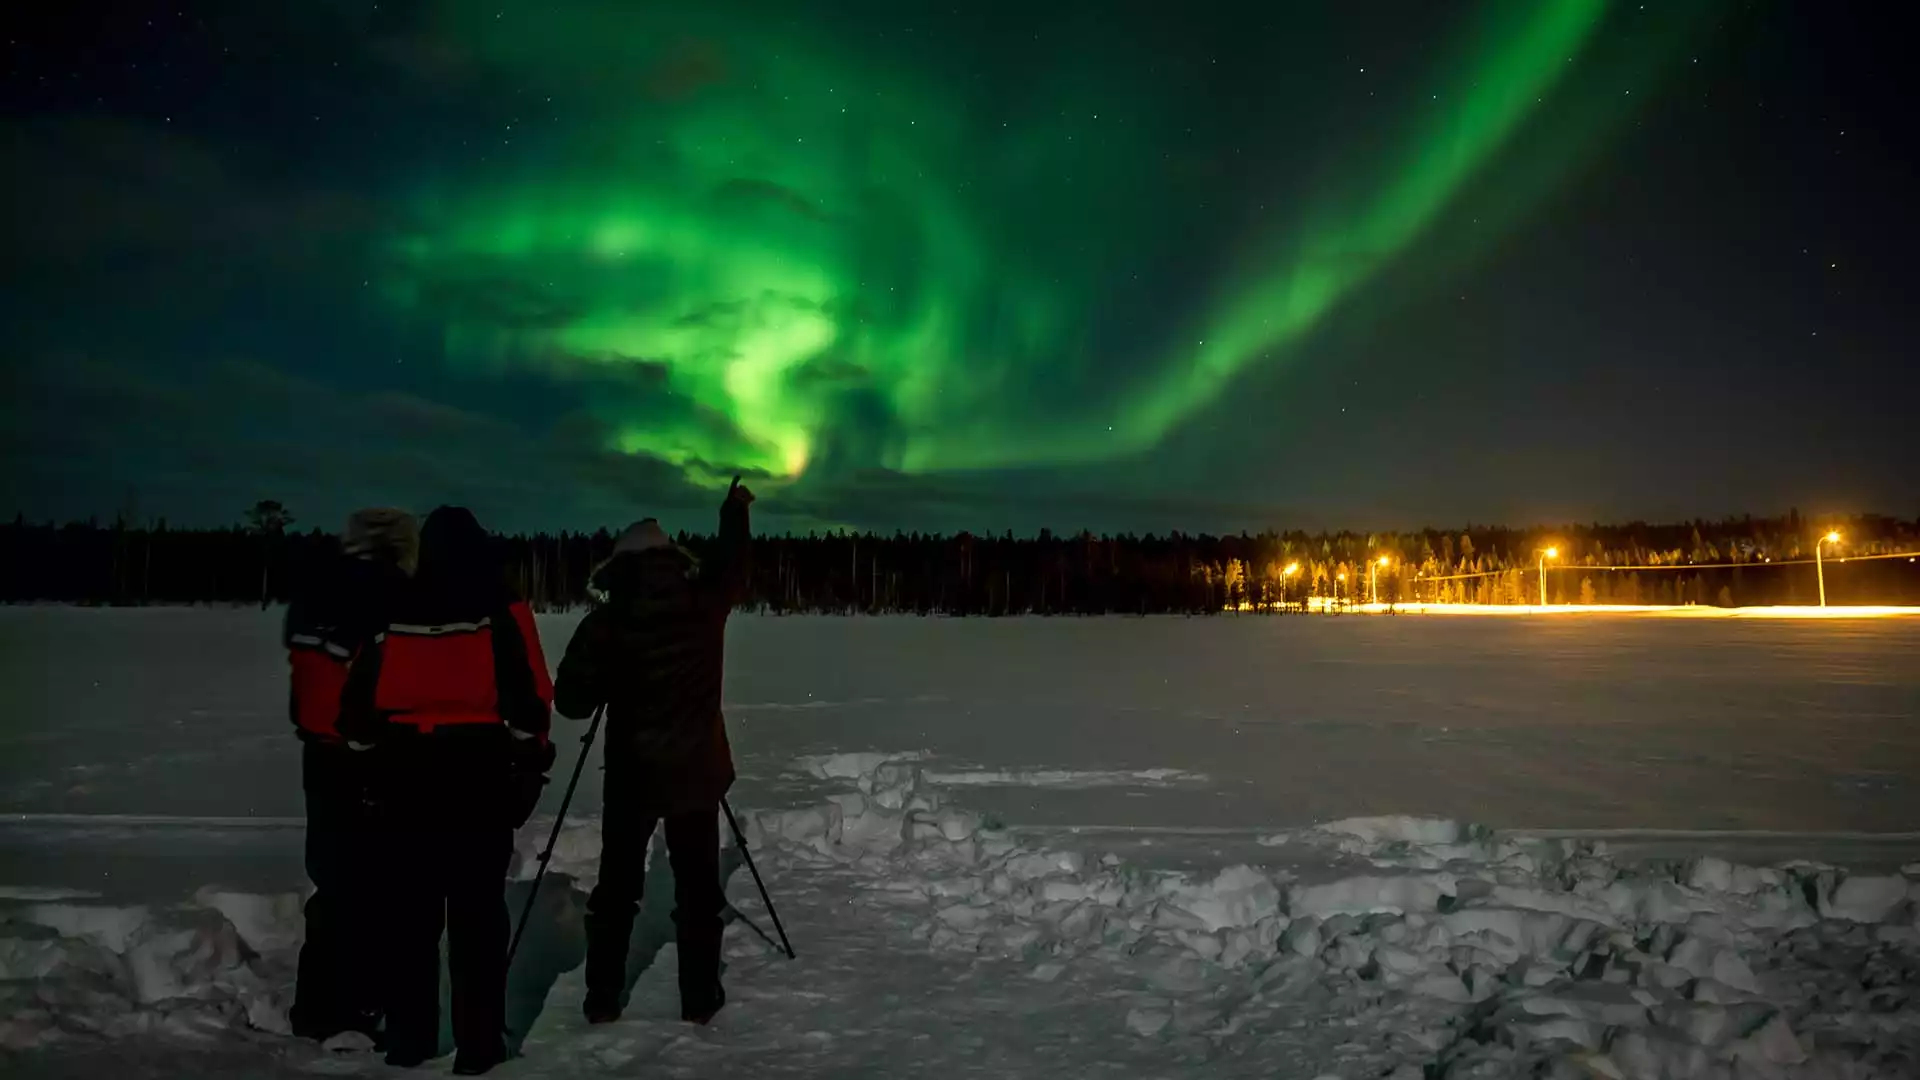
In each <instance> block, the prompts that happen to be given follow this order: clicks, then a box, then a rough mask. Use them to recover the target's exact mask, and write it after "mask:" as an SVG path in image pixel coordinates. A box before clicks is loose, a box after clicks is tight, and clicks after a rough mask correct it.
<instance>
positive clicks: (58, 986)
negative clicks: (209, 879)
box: [0, 887, 303, 1050]
mask: <svg viewBox="0 0 1920 1080" xmlns="http://www.w3.org/2000/svg"><path fill="white" fill-rule="evenodd" d="M302 929H303V926H302V920H301V917H300V905H299V897H298V896H296V895H294V894H291V893H289V894H284V895H278V896H259V895H254V894H249V893H238V892H230V891H226V890H222V889H216V888H211V887H209V888H207V889H202V890H201V891H200V893H199V894H198V895H197V896H196V897H195V898H194V900H193V901H192V902H190V903H187V904H183V905H180V906H178V907H174V908H169V909H164V910H161V911H154V910H151V909H149V908H147V907H109V906H104V905H90V904H51V903H49V904H36V905H32V906H29V907H25V908H21V909H18V910H15V911H10V912H8V913H7V915H6V918H5V921H4V922H0V1047H5V1048H7V1049H14V1050H19V1049H26V1048H30V1047H34V1046H39V1045H42V1044H45V1043H49V1042H53V1041H57V1040H60V1039H63V1038H73V1037H85V1036H93V1037H106V1038H119V1037H125V1036H131V1035H170V1036H175V1037H189V1038H208V1037H212V1036H214V1035H216V1034H218V1033H221V1032H226V1031H230V1030H233V1029H246V1028H251V1029H254V1030H259V1031H267V1032H273V1033H277V1034H286V1033H287V1032H288V1030H289V1028H288V1024H287V1015H286V1010H287V1005H288V1004H289V1003H290V1000H291V996H292V985H293V974H294V966H295V963H296V961H297V958H298V950H299V944H300V939H301V936H302Z"/></svg>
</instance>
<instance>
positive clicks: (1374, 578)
mask: <svg viewBox="0 0 1920 1080" xmlns="http://www.w3.org/2000/svg"><path fill="white" fill-rule="evenodd" d="M1387 561H1388V560H1387V557H1386V556H1385V555H1382V556H1380V557H1379V558H1378V559H1375V560H1374V561H1373V562H1370V563H1368V564H1367V595H1368V596H1370V597H1372V599H1370V600H1368V601H1367V602H1368V603H1370V604H1375V605H1377V604H1379V603H1380V576H1379V574H1377V573H1375V571H1377V570H1379V569H1380V568H1381V567H1383V566H1385V565H1387Z"/></svg>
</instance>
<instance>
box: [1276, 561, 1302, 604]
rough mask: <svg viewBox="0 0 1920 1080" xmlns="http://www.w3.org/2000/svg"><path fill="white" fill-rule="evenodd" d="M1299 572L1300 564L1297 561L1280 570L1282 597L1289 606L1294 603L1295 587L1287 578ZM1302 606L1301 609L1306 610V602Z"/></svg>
mask: <svg viewBox="0 0 1920 1080" xmlns="http://www.w3.org/2000/svg"><path fill="white" fill-rule="evenodd" d="M1299 572H1300V564H1299V563H1297V562H1290V563H1288V564H1287V568H1286V569H1285V570H1282V571H1280V597H1281V599H1282V600H1284V601H1285V602H1286V603H1287V605H1288V606H1289V607H1291V606H1292V605H1293V589H1292V588H1291V587H1290V586H1291V585H1292V584H1293V583H1292V582H1290V581H1288V580H1287V579H1288V578H1290V577H1292V576H1293V575H1295V574H1297V573H1299ZM1300 607H1301V610H1305V609H1306V604H1304V603H1302V604H1301V605H1300Z"/></svg>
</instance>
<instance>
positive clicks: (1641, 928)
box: [0, 609, 1920, 1078]
mask: <svg viewBox="0 0 1920 1080" xmlns="http://www.w3.org/2000/svg"><path fill="white" fill-rule="evenodd" d="M569 621H570V620H566V619H552V620H546V621H544V622H543V632H544V634H545V636H546V637H547V639H548V641H549V652H550V653H552V654H554V658H555V659H557V655H558V652H559V650H560V647H561V646H562V644H563V643H564V641H565V637H566V633H567V631H568V629H569V628H570V627H569V626H568V623H569ZM273 630H274V616H273V613H267V614H264V615H263V614H261V613H257V612H234V611H217V612H209V611H198V612H184V611H122V612H113V611H74V610H68V609H13V610H5V611H0V677H3V678H4V680H5V685H6V686H8V688H9V689H10V690H11V691H13V694H12V697H13V699H14V702H15V705H16V710H15V711H14V712H13V713H12V716H11V719H10V720H9V721H7V723H6V726H5V727H4V728H0V745H4V747H5V751H6V752H5V753H4V754H0V810H4V811H5V812H7V815H8V816H7V817H6V818H4V819H0V1045H4V1046H6V1047H9V1048H11V1049H9V1050H6V1051H0V1053H4V1055H5V1056H4V1057H0V1062H4V1064H3V1065H0V1067H3V1068H5V1069H6V1071H7V1073H8V1075H18V1076H36V1077H38V1076H47V1077H55V1076H58V1077H65V1076H74V1077H78V1076H96V1075H101V1074H102V1073H106V1072H108V1071H109V1070H111V1071H112V1072H114V1073H118V1074H121V1075H125V1076H143V1075H151V1076H163V1075H181V1074H188V1073H197V1074H203V1075H204V1074H214V1075H258V1076H293V1075H311V1074H314V1073H321V1074H354V1075H357V1074H362V1073H365V1074H376V1075H377V1074H385V1073H386V1072H387V1070H385V1068H384V1067H383V1066H381V1065H379V1064H378V1063H377V1058H374V1057H373V1056H371V1055H368V1054H365V1053H351V1052H346V1053H337V1054H336V1053H329V1052H325V1051H321V1050H319V1049H316V1048H312V1047H309V1046H306V1045H302V1044H299V1043H296V1042H294V1041H293V1040H290V1039H287V1038H285V1037H284V1036H283V1035H281V1034H279V1033H278V1032H280V1031H281V1030H283V1029H284V1023H285V1021H284V1017H285V1006H286V1003H287V996H288V994H289V993H290V989H291V971H292V958H293V954H294V950H295V949H296V948H297V943H298V940H299V935H300V923H299V916H298V890H299V888H300V887H301V885H302V878H301V872H300V865H299V842H300V829H299V822H298V815H299V812H300V800H299V793H298V773H297V771H296V766H295V756H296V755H295V753H294V750H293V748H292V746H291V743H290V739H289V738H288V736H287V735H286V733H285V732H284V731H283V730H282V725H283V721H282V720H281V708H282V703H283V701H284V694H285V687H284V682H283V675H282V668H281V658H280V655H279V653H278V650H277V646H276V644H275V640H274V636H273ZM1916 645H1920V626H1915V625H1914V624H1913V623H1911V622H1910V621H1908V620H1885V621H1879V622H1863V623H1860V624H1847V623H1825V622H1821V623H1812V622H1807V623H1792V622H1788V623H1746V622H1739V621H1724V622H1723V621H1713V622H1704V623H1694V622H1679V621H1666V620H1659V621H1655V620H1638V621H1635V620H1627V619H1622V620H1617V621H1616V620H1607V619H1583V620H1578V621H1555V620H1542V621H1540V622H1538V623H1535V622H1532V621H1529V620H1523V619H1515V620H1484V621H1483V620H1469V621H1459V620H1443V619H1438V618H1434V619H1426V620H1423V619H1419V618H1417V617H1399V618H1366V619H1360V618H1354V619H1253V618H1246V619H1238V620H1236V619H1233V618H1231V617H1228V618H1219V619H1209V620H1173V619H1167V620H1119V619H1113V620H1053V621H1042V620H1031V621H1027V620H1020V621H1010V622H986V621H971V622H957V621H941V620H931V621H923V620H915V619H880V620H831V619H807V620H777V619H745V620H741V621H740V622H738V623H737V624H736V629H735V630H734V633H733V646H734V648H733V652H732V656H731V666H730V676H729V677H730V682H729V688H728V710H729V717H730V722H731V723H732V726H733V730H734V734H735V742H736V746H737V747H738V749H739V751H740V754H741V758H742V771H743V773H744V774H745V775H744V776H743V782H742V784H741V786H740V788H739V789H738V790H737V791H736V796H735V800H734V801H735V804H736V806H738V807H739V808H740V809H741V810H742V812H743V816H744V817H745V818H746V823H747V827H748V831H749V834H750V838H751V840H752V842H753V846H754V850H755V852H756V854H757V857H758V859H759V862H760V865H761V869H762V871H763V873H765V874H766V875H767V878H768V885H769V887H770V888H771V889H772V892H773V896H774V898H775V900H776V902H777V903H778V904H779V906H780V913H781V916H782V918H783V920H785V922H786V924H787V928H788V931H789V933H790V934H791V935H792V937H793V939H794V942H795V945H796V947H797V948H798V950H799V952H800V958H799V959H798V960H797V961H791V962H790V961H788V960H786V959H785V958H784V957H783V956H781V955H780V954H779V953H778V952H777V951H776V950H775V949H773V948H772V947H771V945H770V944H769V943H768V942H767V941H766V940H765V939H764V937H763V936H762V935H763V934H771V933H772V926H771V923H770V921H769V920H768V918H767V913H766V912H765V910H764V908H763V907H762V906H761V904H760V903H759V900H758V897H757V896H756V895H755V892H754V890H753V887H752V884H751V882H750V881H749V880H748V879H747V876H746V875H745V874H744V873H739V872H738V870H737V860H736V859H733V858H729V859H728V860H727V862H726V865H727V866H728V869H729V872H730V874H731V878H730V881H729V889H728V891H729V895H730V896H731V897H732V898H733V900H734V902H735V903H736V905H737V907H738V909H739V914H740V916H741V918H740V919H739V920H737V921H736V922H735V923H734V924H733V925H731V926H730V927H729V929H728V938H727V942H728V944H727V950H728V957H729V960H728V963H729V970H728V973H727V981H728V986H729V990H730V994H731V996H732V999H733V1003H732V1004H730V1005H729V1007H728V1009H727V1011H726V1012H724V1013H723V1014H722V1015H721V1018H720V1020H719V1021H718V1022H717V1024H716V1025H715V1026H714V1027H713V1028H711V1029H704V1030H703V1029H690V1028H687V1027H686V1026H684V1025H681V1024H679V1023H678V1022H677V1020H676V1017H677V1011H676V1007H675V1003H674V1000H673V980H672V974H671V970H672V966H673V964H672V945H671V943H670V940H671V934H670V929H669V928H670V925H671V924H670V923H668V922H667V921H666V912H665V908H664V905H662V906H654V905H652V904H651V903H650V905H649V909H648V912H647V914H646V916H645V917H644V918H643V925H642V931H641V932H640V933H638V934H637V935H636V942H635V953H636V964H635V965H634V966H635V969H636V975H637V985H636V988H635V1002H634V1005H633V1006H632V1008H631V1009H630V1010H629V1013H628V1018H627V1019H626V1020H623V1021H622V1022H621V1023H618V1024H615V1025H610V1026H607V1027H604V1028H592V1029H589V1028H587V1027H586V1026H585V1025H584V1023H583V1022H582V1021H581V1020H580V1019H579V1016H578V1012H577V1006H578V1002H579V998H580V993H581V986H580V982H579V978H580V972H579V970H578V965H579V960H580V953H581V948H582V941H581V937H580V923H579V919H580V914H581V906H582V904H583V903H584V896H585V893H584V889H585V888H586V887H588V886H589V885H590V883H591V875H592V870H593V861H594V857H595V856H596V855H597V853H598V830H597V823H596V821H595V819H594V816H595V814H596V813H597V809H598V805H599V798H598V777H597V774H596V771H594V770H590V771H589V774H588V775H589V780H588V781H586V782H585V783H584V784H583V797H582V798H581V799H580V801H579V802H578V803H577V807H578V810H579V816H578V817H577V819H575V820H574V823H573V824H571V825H570V826H569V828H568V829H567V831H566V832H565V834H564V835H563V837H562V843H561V845H560V848H559V854H558V856H557V858H556V868H557V869H558V870H559V871H560V872H561V875H563V876H561V877H557V878H550V879H549V882H548V884H547V886H546V887H545V889H544V890H543V895H544V896H545V897H546V900H545V901H544V902H543V903H542V905H541V910H540V914H539V916H538V917H537V919H536V921H535V929H534V931H533V936H532V937H531V938H530V939H529V940H530V944H529V947H528V949H527V950H526V952H525V954H524V955H523V957H522V959H521V961H520V962H518V963H517V964H516V968H515V971H514V974H513V987H512V991H513V1006H512V1008H511V1009H510V1013H511V1019H512V1023H513V1024H514V1025H515V1027H516V1031H517V1033H518V1034H520V1035H523V1036H524V1037H525V1047H524V1049H525V1054H526V1056H525V1057H524V1058H523V1059H520V1060H517V1061H515V1062H513V1063H511V1064H509V1065H508V1066H505V1067H503V1068H502V1069H501V1070H500V1075H502V1076H509V1077H511V1076H516V1075H518V1076H529V1077H547V1076H573V1075H601V1074H608V1075H625V1074H631V1073H636V1072H647V1073H654V1074H661V1075H676V1076H681V1075H686V1076H693V1075H793V1076H822V1075H832V1076H861V1075H873V1076H940V1077H947V1076H952V1075H967V1074H977V1075H982V1076H985V1075H992V1076H997V1077H998V1076H1013V1077H1018V1076H1037V1075H1042V1074H1054V1075H1073V1076H1105V1075H1113V1076H1121V1075H1125V1076H1135V1075H1147V1076H1153V1075H1160V1076H1170V1075H1189V1074H1192V1075H1199V1074H1204V1075H1210V1076H1211V1075H1222V1076H1299V1077H1303V1078H1312V1077H1316V1076H1325V1075H1330V1076H1340V1077H1347V1078H1354V1077H1374V1076H1400V1077H1413V1076H1449V1077H1478V1076H1489V1077H1491V1076H1509V1075H1552V1076H1569V1077H1572V1076H1622V1077H1626V1076H1632V1077H1663V1076H1727V1077H1733V1076H1775V1075H1782V1076H1839V1077H1866V1076H1889V1077H1893V1076H1912V1075H1920V1008H1917V1007H1916V1006H1915V1004H1914V1002H1913V1000H1912V995H1913V993H1914V992H1915V988H1916V987H1920V917H1917V915H1916V909H1917V908H1920V887H1916V885H1915V881H1916V879H1920V862H1916V860H1920V837H1916V836H1913V835H1911V834H1909V835H1905V836H1902V835H1898V832H1899V830H1903V829H1914V828H1916V822H1920V815H1916V813H1915V811H1916V809H1920V806H1917V805H1916V803H1917V802H1920V800H1917V798H1916V795H1915V792H1914V790H1913V785H1914V777H1916V776H1920V770H1917V769H1916V766H1917V765H1920V756H1916V747H1920V733H1916V731H1915V729H1914V723H1913V721H1914V716H1915V712H1916V709H1917V707H1920V671H1916V670H1915V667H1916V665H1914V664H1912V662H1911V659H1910V658H1911V656H1913V655H1915V646H1916ZM570 758H571V755H570V753H567V752H564V751H563V755H562V767H565V766H566V765H567V764H570ZM555 786H556V788H557V787H559V786H560V785H555ZM550 809H551V808H549V810H550ZM1461 822H1479V823H1484V824H1476V825H1466V824H1461ZM1316 823H1317V824H1316ZM543 824H544V823H543V822H541V821H540V820H538V819H536V821H535V822H533V823H532V824H530V826H529V828H528V829H527V830H526V832H525V834H524V835H523V836H522V838H521V848H522V851H523V854H524V855H526V856H528V857H526V858H523V859H522V860H521V869H520V872H521V874H522V876H523V877H524V875H525V874H527V873H530V855H531V853H532V851H533V850H534V849H535V848H536V847H537V845H538V843H539V842H540V840H541V839H542V838H543V837H544V835H545V830H544V827H543ZM1486 824H1491V825H1493V826H1497V827H1499V828H1500V830H1501V831H1498V832H1496V831H1494V830H1492V829H1489V828H1487V827H1485V825H1486ZM1595 830H1598V831H1599V832H1598V833H1596V832H1594V831H1595ZM1727 856H1731V858H1729V857H1727ZM1842 863H1844V864H1848V865H1850V866H1851V867H1852V869H1851V870H1842V869H1839V868H1837V866H1836V865H1834V864H1842ZM1742 864H1750V865H1742ZM655 870H656V874H657V875H658V876H657V877H655V878H652V879H650V888H649V893H650V896H653V897H663V896H666V895H669V894H670V891H671V888H670V885H668V884H667V882H666V880H665V878H666V875H667V869H666V866H665V860H664V859H656V860H655ZM524 890H525V884H524V881H523V882H521V883H519V884H516V885H515V886H514V888H513V889H512V890H510V892H511V894H512V896H513V897H514V898H515V899H516V901H517V899H518V898H519V897H521V896H524V895H525V893H524ZM445 1067H446V1066H445V1063H444V1062H442V1063H440V1064H439V1065H438V1066H437V1068H439V1069H442V1070H444V1068H445Z"/></svg>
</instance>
